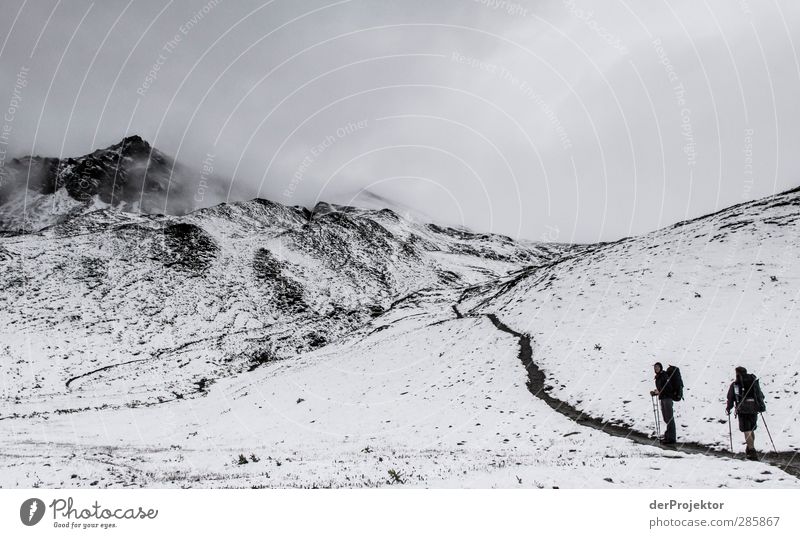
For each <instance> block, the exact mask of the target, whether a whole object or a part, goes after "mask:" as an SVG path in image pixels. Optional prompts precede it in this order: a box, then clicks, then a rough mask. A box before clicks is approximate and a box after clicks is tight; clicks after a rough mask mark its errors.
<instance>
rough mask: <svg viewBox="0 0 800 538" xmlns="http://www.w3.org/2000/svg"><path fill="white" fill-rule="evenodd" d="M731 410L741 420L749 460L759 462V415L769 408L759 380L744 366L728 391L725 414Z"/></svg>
mask: <svg viewBox="0 0 800 538" xmlns="http://www.w3.org/2000/svg"><path fill="white" fill-rule="evenodd" d="M731 409H733V413H734V415H733V416H735V417H737V418H738V419H739V431H740V432H742V433H744V441H745V444H746V445H747V448H746V449H745V454H746V455H747V459H749V460H757V459H758V452H756V447H755V442H756V435H755V430H756V428H757V427H758V414H759V413H762V412H764V411H766V410H767V406H766V405H765V404H764V394H763V393H762V392H761V386H760V385H759V384H758V379H757V378H756V376H754V375H753V374H748V373H747V368H745V367H744V366H738V367H737V368H736V380H735V381H734V382H733V383H731V386H730V388H729V389H728V404H727V406H726V407H725V413H726V414H728V415H730V414H731Z"/></svg>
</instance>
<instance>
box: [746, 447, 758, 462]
mask: <svg viewBox="0 0 800 538" xmlns="http://www.w3.org/2000/svg"><path fill="white" fill-rule="evenodd" d="M744 453H745V457H746V458H747V459H748V460H753V461H758V452H756V449H755V448H748V449H746V450H745V451H744Z"/></svg>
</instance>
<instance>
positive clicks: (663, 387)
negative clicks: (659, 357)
mask: <svg viewBox="0 0 800 538" xmlns="http://www.w3.org/2000/svg"><path fill="white" fill-rule="evenodd" d="M653 371H654V372H655V373H656V389H655V390H651V391H650V396H658V401H659V403H660V404H661V416H663V417H664V423H665V424H666V425H667V431H666V432H665V433H664V437H663V438H662V439H661V444H662V445H674V444H675V443H676V442H677V441H676V438H677V435H676V433H675V415H674V413H673V409H672V404H673V400H672V390H671V387H670V377H669V374H667V372H665V371H664V367H663V366H662V365H661V363H660V362H657V363H655V364H654V365H653Z"/></svg>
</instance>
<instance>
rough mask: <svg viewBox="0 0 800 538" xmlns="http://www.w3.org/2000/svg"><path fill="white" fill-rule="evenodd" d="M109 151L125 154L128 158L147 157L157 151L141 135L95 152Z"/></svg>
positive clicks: (128, 137)
mask: <svg viewBox="0 0 800 538" xmlns="http://www.w3.org/2000/svg"><path fill="white" fill-rule="evenodd" d="M107 151H114V152H118V153H121V154H123V155H124V156H126V157H133V156H137V157H139V156H146V155H149V154H150V153H152V152H154V151H155V150H154V149H153V147H152V146H151V145H150V143H149V142H147V141H146V140H144V139H143V138H142V137H141V136H139V135H131V136H126V137H125V138H123V139H122V140H120V141H119V142H117V143H116V144H114V145H112V146H109V147H107V148H106V149H98V150H95V151H94V153H102V152H107Z"/></svg>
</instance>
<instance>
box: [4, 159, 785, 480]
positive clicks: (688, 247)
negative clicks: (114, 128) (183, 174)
mask: <svg viewBox="0 0 800 538" xmlns="http://www.w3.org/2000/svg"><path fill="white" fill-rule="evenodd" d="M117 149H118V150H119V151H122V150H121V149H120V148H117ZM102 155H105V154H102ZM102 155H101V157H102ZM97 159H99V160H100V161H102V159H101V158H100V157H98V158H97ZM109 162H113V160H112V161H109ZM59 166H60V164H59ZM97 166H100V167H101V168H102V166H101V164H98V165H97ZM76 177H77V176H76ZM101 185H104V183H102V182H100V183H98V184H97V188H98V191H97V192H94V193H92V194H91V197H84V198H83V199H82V200H78V203H79V205H78V206H74V207H73V205H71V204H72V202H74V201H76V200H75V199H74V198H72V197H71V195H70V192H69V191H68V190H67V189H66V187H63V188H61V189H60V190H56V191H53V192H51V193H49V194H48V193H39V195H41V196H42V197H47V196H50V197H53V196H59V197H60V198H59V199H60V200H61V202H63V208H64V211H63V212H61V213H59V214H58V218H56V219H55V220H52V222H50V221H48V222H50V225H48V226H46V227H44V228H42V229H40V230H39V231H37V232H35V233H26V234H6V235H5V236H4V235H3V234H0V308H1V310H0V311H1V312H2V324H0V357H2V361H3V365H4V369H3V376H2V384H0V390H2V392H0V430H2V433H3V435H0V454H2V455H0V462H2V464H3V467H4V473H2V474H0V486H11V487H21V486H37V485H38V486H41V485H51V486H76V487H79V486H87V485H88V486H124V485H134V486H165V485H166V486H168V485H176V486H177V485H180V486H206V487H210V486H224V487H228V486H230V487H248V486H283V487H293V486H302V487H314V486H376V485H384V484H387V483H388V484H395V485H398V484H400V483H401V482H402V483H404V484H407V485H417V486H473V487H475V486H493V487H494V486H497V487H553V486H558V487H565V486H572V487H610V486H615V485H622V486H629V487H661V486H665V484H663V483H662V482H661V480H662V478H663V476H664V473H669V476H671V477H672V478H671V481H670V484H669V485H671V486H673V487H734V486H738V487H742V486H757V485H764V486H769V487H778V486H786V485H788V486H793V487H797V486H798V482H797V479H796V477H795V475H796V473H795V475H790V474H787V473H784V472H781V471H780V470H779V468H780V466H779V465H769V466H767V465H766V464H761V463H752V462H748V463H745V462H742V461H739V460H735V459H729V458H728V457H726V454H724V453H716V454H713V455H698V454H691V453H682V452H674V451H663V450H661V449H660V448H658V447H653V446H649V445H648V444H642V442H641V440H639V442H638V443H634V442H633V441H632V440H630V439H621V438H618V437H614V436H611V435H608V434H607V433H604V432H601V431H597V430H596V429H592V428H589V427H586V425H585V424H578V423H576V422H575V421H574V417H573V418H570V417H569V416H565V415H564V414H563V413H560V412H556V410H554V409H553V407H552V406H550V405H548V403H547V402H546V401H543V400H542V399H540V398H534V397H533V396H532V395H531V393H530V392H529V391H528V389H527V387H526V382H527V381H528V379H526V371H525V368H523V364H522V363H523V362H525V360H526V359H525V353H526V352H524V349H526V348H525V345H523V340H525V341H527V339H524V338H522V335H520V334H517V333H518V332H524V333H528V334H530V335H531V336H532V344H533V357H532V358H533V361H535V363H536V364H537V365H538V366H539V367H540V368H541V369H542V370H543V371H544V373H545V375H546V383H548V384H549V389H548V390H549V391H550V394H552V395H553V396H555V397H557V398H559V399H560V400H563V401H565V402H568V403H570V404H571V405H572V406H574V407H575V408H577V409H579V410H581V411H583V412H585V413H587V414H589V415H591V416H593V417H598V418H599V419H603V420H607V421H608V422H609V423H611V424H624V425H627V426H630V427H631V428H633V429H634V430H637V431H642V432H649V431H651V430H652V427H653V424H652V417H653V414H652V407H651V402H650V397H649V395H648V391H649V390H650V388H651V387H652V369H651V365H652V363H653V362H654V361H655V360H660V361H662V362H664V363H665V364H668V363H674V364H677V365H679V366H681V368H682V370H683V372H684V378H685V380H686V385H687V387H686V397H687V400H686V401H685V402H682V403H680V404H678V405H677V416H678V424H679V436H680V439H681V440H694V441H698V442H701V443H705V444H706V445H709V446H711V447H722V446H724V445H725V444H726V443H727V431H726V430H727V425H726V423H725V422H722V421H721V419H723V418H724V415H723V414H722V411H721V410H722V405H723V397H724V393H725V389H726V387H727V383H728V382H729V380H730V377H731V376H732V370H733V367H734V366H737V365H739V364H743V365H745V366H747V367H748V368H750V369H751V370H752V371H754V372H756V373H757V374H759V375H760V376H761V379H762V384H763V387H764V389H765V392H766V393H767V403H768V406H769V412H770V414H769V415H768V419H769V420H770V428H771V429H772V431H773V434H774V436H775V438H776V444H778V445H779V447H778V448H779V449H780V450H784V451H788V450H795V449H796V447H797V444H798V439H797V437H798V435H800V432H799V431H798V427H797V420H798V419H797V401H798V400H797V396H796V395H797V391H798V382H799V381H798V380H799V379H800V374H798V373H797V370H798V368H797V364H798V363H797V359H798V355H797V353H798V352H797V351H796V350H797V349H798V346H797V345H796V344H797V342H795V340H794V335H793V334H792V332H791V328H793V327H796V326H797V319H796V318H797V315H798V314H797V311H796V309H795V308H794V306H795V304H796V301H797V299H798V297H797V295H798V288H797V282H796V279H797V276H796V275H798V274H800V273H799V272H798V271H797V267H796V263H798V262H796V261H795V260H797V259H798V256H797V254H798V252H797V250H798V247H797V246H796V245H797V232H798V229H797V222H798V219H799V218H800V192H798V191H797V190H795V191H792V192H787V193H783V194H781V195H778V196H775V197H771V198H768V199H765V200H759V201H755V202H750V203H747V204H741V205H739V206H736V207H733V208H729V209H727V210H724V211H721V212H719V213H716V214H714V215H709V216H706V217H703V218H700V219H695V220H694V221H689V222H684V223H679V224H677V225H675V226H673V227H670V228H666V229H664V230H659V231H657V232H654V233H652V234H648V235H646V236H642V237H638V238H627V239H625V240H622V241H618V242H616V243H612V244H598V245H588V246H587V245H582V246H578V245H574V246H570V245H554V244H538V243H531V242H525V241H513V240H511V239H510V238H507V237H504V236H498V235H492V234H478V233H472V232H469V231H467V230H463V229H458V228H449V227H446V226H442V225H437V224H429V223H424V222H421V221H420V220H419V219H414V220H409V219H406V218H403V217H402V216H400V215H398V214H397V213H396V212H394V211H392V210H389V209H363V208H355V207H349V206H341V205H335V204H328V203H319V204H317V205H316V206H315V207H314V208H312V209H307V208H303V207H288V206H283V205H281V204H277V203H274V202H270V201H267V200H261V199H256V200H251V201H247V202H236V203H226V204H220V205H217V206H213V207H208V208H205V209H201V210H198V211H194V212H192V213H189V214H186V215H182V216H177V215H171V216H170V215H159V214H146V213H141V212H138V211H134V212H131V213H129V212H123V211H120V210H119V208H120V207H128V206H126V205H124V204H123V203H122V202H121V203H119V204H117V203H112V202H107V203H106V202H103V200H102V199H101V195H102V193H101V192H100V190H101V189H100V186H101ZM170 189H171V187H170ZM154 192H155V193H156V195H157V194H158V189H156V190H155V191H154ZM114 193H116V191H112V194H114ZM156 198H157V196H156ZM42 199H43V200H45V205H47V204H51V206H52V201H53V198H42ZM112 201H113V200H112ZM125 203H127V202H125ZM45 220H46V219H45ZM45 220H42V221H41V222H40V224H41V223H43V222H45ZM462 314H463V317H462ZM488 314H493V315H494V316H495V317H490V316H488ZM503 327H504V328H505V329H504V328H503ZM509 327H510V329H509ZM512 329H513V330H516V331H517V332H513V331H512ZM515 334H516V337H515V336H513V335H515ZM527 349H528V350H529V349H530V348H529V347H528V348H527ZM765 443H766V439H765V437H764V435H763V431H762V430H761V429H759V433H758V440H757V444H758V445H759V447H760V448H764V447H765V446H766V445H765ZM32 453H33V454H34V455H31V454H32ZM240 455H242V457H244V458H245V459H246V462H241V463H240V462H239V461H238V460H239V456H240ZM23 456H24V457H23ZM251 456H255V457H251ZM772 463H774V462H772ZM5 469H8V472H5ZM43 469H44V470H43ZM390 471H395V472H396V473H395V474H394V475H393V476H394V477H393V476H392V475H390V473H389V472H390ZM397 473H399V474H397Z"/></svg>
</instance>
